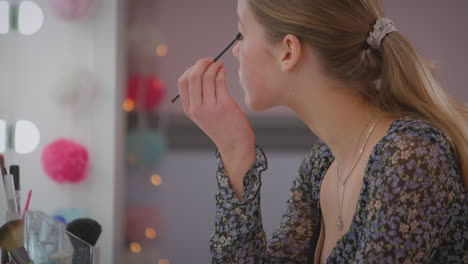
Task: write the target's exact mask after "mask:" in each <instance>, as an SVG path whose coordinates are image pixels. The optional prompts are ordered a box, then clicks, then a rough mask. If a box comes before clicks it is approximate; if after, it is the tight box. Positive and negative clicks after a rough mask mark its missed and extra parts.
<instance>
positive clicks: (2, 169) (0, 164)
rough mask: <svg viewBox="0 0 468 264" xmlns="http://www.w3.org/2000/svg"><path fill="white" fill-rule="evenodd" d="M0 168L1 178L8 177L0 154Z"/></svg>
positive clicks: (3, 159)
mask: <svg viewBox="0 0 468 264" xmlns="http://www.w3.org/2000/svg"><path fill="white" fill-rule="evenodd" d="M0 167H1V171H2V177H5V176H6V175H8V172H7V170H6V168H5V157H4V156H3V155H2V154H0Z"/></svg>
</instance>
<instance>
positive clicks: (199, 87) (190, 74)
mask: <svg viewBox="0 0 468 264" xmlns="http://www.w3.org/2000/svg"><path fill="white" fill-rule="evenodd" d="M179 94H180V97H181V99H182V104H183V108H184V113H185V114H186V115H187V116H188V117H189V118H190V119H191V120H192V121H193V122H195V124H197V126H198V127H200V129H201V130H203V132H205V134H206V135H207V136H208V137H210V139H211V140H212V141H213V142H214V143H215V145H216V146H217V147H218V149H219V150H220V152H221V153H222V152H223V151H224V152H227V151H229V150H233V151H234V150H239V149H241V148H245V147H249V148H252V149H254V147H253V146H255V139H254V133H253V130H252V128H251V126H250V123H249V121H248V119H247V117H246V115H245V113H244V112H243V111H242V110H241V109H240V107H239V105H238V104H237V103H236V102H235V101H234V99H233V98H232V97H231V95H230V94H229V92H228V90H227V88H226V70H225V68H224V66H223V64H222V63H221V62H215V63H213V59H212V58H206V59H201V60H199V61H198V62H197V63H196V64H195V65H193V66H191V67H190V68H188V69H187V70H186V71H185V73H184V74H183V75H182V76H181V77H180V78H179Z"/></svg>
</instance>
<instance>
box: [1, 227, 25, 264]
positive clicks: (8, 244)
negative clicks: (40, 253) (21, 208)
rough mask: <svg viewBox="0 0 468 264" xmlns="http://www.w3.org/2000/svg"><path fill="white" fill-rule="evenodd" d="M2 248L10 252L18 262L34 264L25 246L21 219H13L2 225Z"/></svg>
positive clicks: (20, 263)
mask: <svg viewBox="0 0 468 264" xmlns="http://www.w3.org/2000/svg"><path fill="white" fill-rule="evenodd" d="M0 248H2V249H3V250H6V251H8V252H10V254H11V256H12V257H13V259H14V260H15V261H16V263H18V264H33V261H32V260H31V258H30V257H29V255H28V252H27V251H26V249H25V248H24V228H23V222H22V221H21V220H18V219H16V220H12V221H10V222H8V223H6V224H4V225H3V226H2V227H0Z"/></svg>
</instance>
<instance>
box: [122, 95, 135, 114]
mask: <svg viewBox="0 0 468 264" xmlns="http://www.w3.org/2000/svg"><path fill="white" fill-rule="evenodd" d="M123 109H124V110H125V112H132V111H133V110H134V109H135V102H134V101H133V100H132V99H130V98H127V99H125V101H124V103H123Z"/></svg>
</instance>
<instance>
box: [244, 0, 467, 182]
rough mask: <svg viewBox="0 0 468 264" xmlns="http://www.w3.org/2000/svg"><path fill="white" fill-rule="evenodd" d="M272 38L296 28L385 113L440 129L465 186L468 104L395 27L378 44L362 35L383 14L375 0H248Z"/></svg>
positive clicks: (329, 68)
mask: <svg viewBox="0 0 468 264" xmlns="http://www.w3.org/2000/svg"><path fill="white" fill-rule="evenodd" d="M249 7H250V9H251V10H252V11H253V13H254V16H255V17H256V19H257V20H258V22H259V23H260V24H262V25H263V26H264V28H265V31H266V33H267V37H268V38H269V40H270V41H271V42H274V43H275V42H278V41H281V40H282V39H283V37H284V36H285V35H287V34H294V35H295V36H296V37H298V38H299V39H300V40H301V42H304V43H307V44H309V45H310V46H311V47H313V48H314V49H315V50H316V51H318V54H320V55H319V56H320V58H321V60H322V61H321V62H322V65H323V67H324V69H325V70H326V72H327V73H328V74H330V75H331V76H333V77H335V78H337V79H340V80H344V81H348V82H350V83H353V84H359V85H352V87H359V92H360V93H361V94H362V95H363V96H364V98H366V99H367V100H368V101H369V102H370V103H372V104H374V105H376V106H377V107H378V108H379V109H381V110H382V111H384V112H386V113H392V114H399V115H409V116H413V117H416V118H418V119H421V120H424V121H426V122H429V123H431V124H433V125H434V126H436V127H438V128H439V129H441V130H442V131H443V132H444V133H445V134H446V135H447V136H448V138H449V140H450V141H451V143H452V145H453V147H454V149H455V154H456V158H458V159H459V162H460V164H461V169H462V175H463V176H462V177H463V182H464V186H465V190H467V191H468V108H467V107H466V106H463V105H461V104H459V103H457V102H456V101H455V100H454V99H452V98H451V97H450V96H449V95H448V94H447V93H446V92H445V91H444V90H443V89H442V88H441V86H440V84H439V81H438V80H437V79H436V73H435V67H434V65H433V63H432V62H430V61H429V60H427V59H425V58H423V57H422V56H421V55H419V53H418V52H417V51H416V49H415V48H414V47H413V46H412V45H411V43H410V42H409V41H408V40H407V39H406V38H405V37H404V36H403V35H402V34H400V33H399V32H392V33H390V34H388V35H387V36H386V37H385V38H384V40H383V42H382V44H381V46H380V48H379V49H378V50H375V49H373V48H371V47H370V46H369V45H368V44H367V42H366V39H367V37H368V36H369V32H371V31H372V30H373V25H374V24H375V22H376V20H377V19H379V18H383V17H384V12H383V8H382V3H381V1H379V0H326V1H324V0H289V1H285V0H249Z"/></svg>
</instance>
